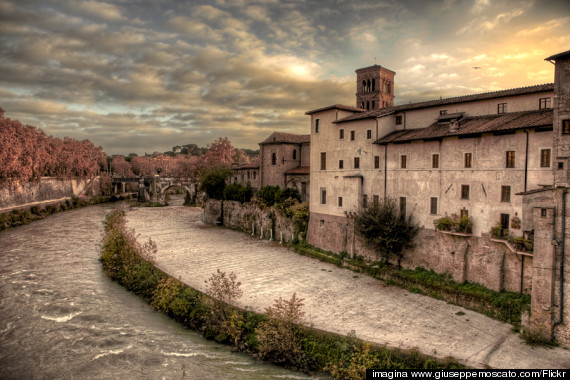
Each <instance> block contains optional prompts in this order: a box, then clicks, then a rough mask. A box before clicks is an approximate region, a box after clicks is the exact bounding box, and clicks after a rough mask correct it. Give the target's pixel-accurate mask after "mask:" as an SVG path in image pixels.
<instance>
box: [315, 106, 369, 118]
mask: <svg viewBox="0 0 570 380" xmlns="http://www.w3.org/2000/svg"><path fill="white" fill-rule="evenodd" d="M334 109H339V110H344V111H352V112H362V111H364V110H363V109H362V108H357V107H351V106H345V105H342V104H334V105H332V106H326V107H322V108H317V109H316V110H311V111H307V112H305V115H310V114H313V113H317V112H322V111H326V110H334Z"/></svg>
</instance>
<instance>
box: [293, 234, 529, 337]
mask: <svg viewBox="0 0 570 380" xmlns="http://www.w3.org/2000/svg"><path fill="white" fill-rule="evenodd" d="M291 247H292V248H293V249H294V250H295V251H296V252H297V253H299V254H301V255H305V256H309V257H313V258H315V259H318V260H321V261H324V262H328V263H331V264H335V265H337V266H339V267H343V266H344V267H346V268H348V269H351V270H353V271H355V272H359V273H364V274H367V275H369V276H371V277H373V278H376V279H379V280H382V281H384V282H385V283H386V284H388V285H395V286H399V287H402V288H404V289H407V290H409V291H410V292H412V293H419V294H423V295H427V296H430V297H433V298H436V299H441V300H444V301H447V302H449V303H452V304H454V305H458V306H463V307H465V308H467V309H471V310H474V311H477V312H479V313H482V314H485V315H487V316H489V317H491V318H494V319H498V320H500V321H503V322H507V323H511V324H513V325H515V326H519V325H520V323H521V314H522V312H523V310H526V309H528V308H529V307H530V295H527V294H520V293H516V292H496V291H494V290H491V289H488V288H486V287H484V286H482V285H479V284H476V283H472V282H463V283H459V282H456V281H453V279H452V277H451V276H449V275H446V274H439V273H436V272H434V271H433V270H426V269H424V268H422V267H418V268H416V269H401V268H397V267H395V266H393V265H389V264H386V263H384V262H367V261H365V260H364V259H363V258H362V257H356V258H353V259H346V258H344V257H345V255H343V254H335V253H332V252H329V251H324V250H322V249H318V248H315V247H312V246H311V245H309V244H307V243H306V242H299V243H298V244H292V245H291Z"/></svg>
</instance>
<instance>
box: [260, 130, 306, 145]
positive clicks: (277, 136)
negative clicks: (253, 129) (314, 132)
mask: <svg viewBox="0 0 570 380" xmlns="http://www.w3.org/2000/svg"><path fill="white" fill-rule="evenodd" d="M310 142H311V135H296V134H293V133H284V132H273V133H272V134H271V135H270V136H269V137H268V138H266V139H265V140H264V141H263V142H260V143H259V145H263V144H284V143H290V144H302V143H310Z"/></svg>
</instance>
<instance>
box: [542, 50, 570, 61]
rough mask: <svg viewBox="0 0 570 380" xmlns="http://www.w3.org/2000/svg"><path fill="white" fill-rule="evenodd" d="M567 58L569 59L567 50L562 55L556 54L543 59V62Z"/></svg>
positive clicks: (569, 52) (569, 51) (569, 53)
mask: <svg viewBox="0 0 570 380" xmlns="http://www.w3.org/2000/svg"><path fill="white" fill-rule="evenodd" d="M568 57H570V50H567V51H565V52H563V53H558V54H554V55H551V56H550V57H548V58H545V59H544V60H545V61H556V60H557V59H560V58H568Z"/></svg>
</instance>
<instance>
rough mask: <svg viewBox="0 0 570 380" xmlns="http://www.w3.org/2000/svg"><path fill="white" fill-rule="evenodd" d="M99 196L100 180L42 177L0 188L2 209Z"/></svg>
mask: <svg viewBox="0 0 570 380" xmlns="http://www.w3.org/2000/svg"><path fill="white" fill-rule="evenodd" d="M85 193H90V194H87V195H97V194H99V180H98V177H96V178H87V179H85V178H73V179H65V180H60V179H57V178H51V177H42V178H41V179H40V180H39V181H35V182H25V181H13V182H7V183H3V184H2V186H1V187H0V209H9V208H13V207H19V206H24V205H27V204H31V203H37V202H49V201H56V200H60V199H62V198H71V197H76V196H81V195H86V194H85Z"/></svg>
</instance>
